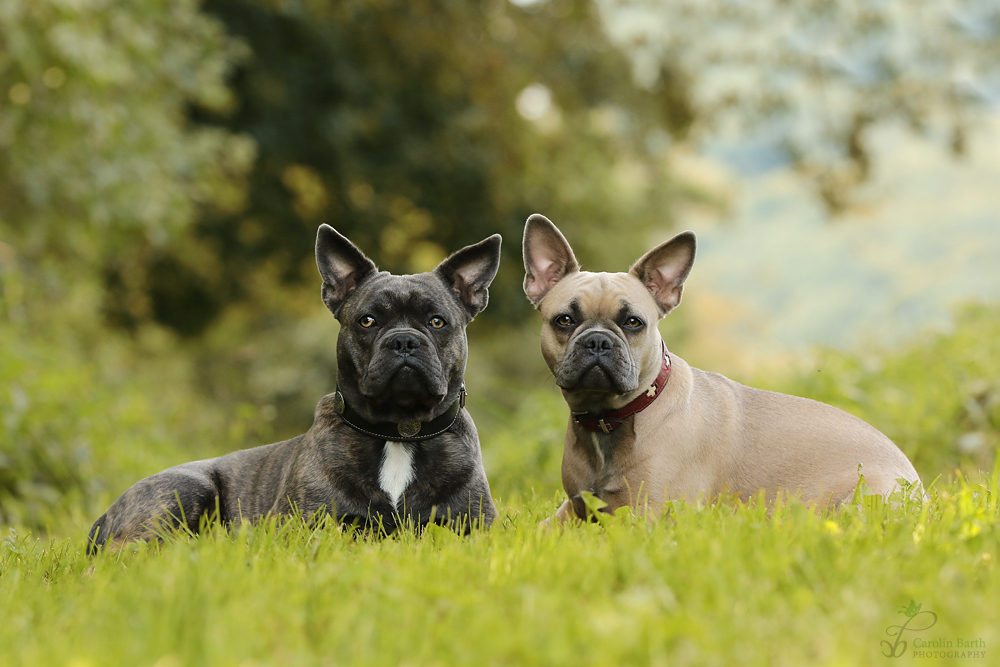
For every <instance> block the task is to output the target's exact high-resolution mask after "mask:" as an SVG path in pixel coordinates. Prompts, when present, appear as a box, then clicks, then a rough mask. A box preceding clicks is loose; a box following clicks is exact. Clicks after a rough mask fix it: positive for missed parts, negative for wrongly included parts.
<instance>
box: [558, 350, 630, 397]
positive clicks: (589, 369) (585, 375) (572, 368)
mask: <svg viewBox="0 0 1000 667" xmlns="http://www.w3.org/2000/svg"><path fill="white" fill-rule="evenodd" d="M629 371H630V367H629V366H628V365H627V364H622V363H621V361H614V360H610V359H607V358H604V357H598V358H596V359H594V360H593V361H591V362H589V363H586V364H572V363H569V362H568V360H567V362H564V363H563V365H562V366H561V367H560V369H559V372H557V373H556V385H558V386H559V388H560V389H563V390H565V391H571V392H579V391H586V392H600V393H605V394H616V395H617V394H625V393H628V392H630V391H632V390H634V389H635V388H636V382H637V381H636V379H635V377H633V376H634V373H630V372H629Z"/></svg>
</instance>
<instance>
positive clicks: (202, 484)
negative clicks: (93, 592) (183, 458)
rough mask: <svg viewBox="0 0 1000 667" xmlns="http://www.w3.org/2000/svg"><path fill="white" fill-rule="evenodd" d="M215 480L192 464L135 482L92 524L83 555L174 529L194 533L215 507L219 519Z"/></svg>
mask: <svg viewBox="0 0 1000 667" xmlns="http://www.w3.org/2000/svg"><path fill="white" fill-rule="evenodd" d="M221 503H222V499H221V498H220V494H219V488H218V484H217V480H216V479H214V476H213V475H212V474H211V470H208V469H205V470H203V469H200V467H195V466H193V465H192V464H185V465H183V466H178V467H176V468H170V469H169V470H164V471H163V472H161V473H157V474H156V475H153V476H152V477H147V478H146V479H143V480H140V481H138V482H136V483H135V484H134V485H133V486H132V487H131V488H129V489H128V490H127V491H125V493H123V494H122V495H121V496H120V497H119V498H118V500H116V501H115V502H114V503H113V504H112V505H111V507H110V508H108V511H107V512H105V513H104V515H103V516H101V518H99V519H98V520H97V521H95V522H94V525H93V527H92V528H91V529H90V534H89V536H88V537H87V553H88V554H94V553H96V552H97V551H98V550H100V549H102V548H103V547H104V545H105V544H106V543H108V542H112V543H113V544H114V545H117V546H120V545H121V544H122V543H124V542H127V541H130V540H140V539H145V540H149V539H161V538H162V535H163V534H164V533H166V532H169V531H171V530H175V529H177V528H183V529H186V530H188V531H190V532H191V533H197V532H198V529H199V526H200V522H201V520H202V517H203V516H206V515H207V516H211V515H212V514H213V513H214V512H215V510H216V507H218V508H219V513H220V514H221V515H222V516H223V518H224V516H225V514H224V508H223V507H222V506H221Z"/></svg>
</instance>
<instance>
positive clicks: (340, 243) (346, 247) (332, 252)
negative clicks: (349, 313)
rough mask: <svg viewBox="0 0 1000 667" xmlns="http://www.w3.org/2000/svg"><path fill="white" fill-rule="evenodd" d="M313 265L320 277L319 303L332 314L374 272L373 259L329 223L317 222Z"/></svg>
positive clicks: (335, 313)
mask: <svg viewBox="0 0 1000 667" xmlns="http://www.w3.org/2000/svg"><path fill="white" fill-rule="evenodd" d="M316 266H317V267H318V268H319V275H320V276H322V278H323V303H325V304H326V307H327V308H329V309H330V312H331V313H333V314H334V316H335V317H336V315H337V312H338V311H339V310H340V306H341V305H343V303H344V300H345V299H347V297H349V296H350V295H351V292H353V291H354V290H355V289H356V288H357V286H358V285H360V284H361V281H363V280H364V279H365V278H367V277H368V276H370V275H371V274H373V273H376V272H377V271H378V269H377V268H375V263H374V262H372V261H371V260H370V259H368V258H367V257H365V254H364V253H363V252H361V251H360V250H358V247H357V246H356V245H354V244H353V243H351V242H350V241H348V240H347V238H346V237H344V236H343V235H342V234H340V233H339V232H337V230H335V229H334V228H333V227H331V226H330V225H320V226H319V231H318V232H316Z"/></svg>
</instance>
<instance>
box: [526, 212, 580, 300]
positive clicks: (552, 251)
mask: <svg viewBox="0 0 1000 667" xmlns="http://www.w3.org/2000/svg"><path fill="white" fill-rule="evenodd" d="M522 250H523V252H524V293H525V294H526V295H527V297H528V300H530V301H531V303H533V304H534V305H535V307H536V308H537V307H538V304H539V303H541V301H542V299H543V298H544V297H545V295H546V294H548V292H549V290H550V289H552V287H553V286H554V285H555V284H556V283H557V282H559V281H560V280H562V279H563V278H564V277H565V276H566V275H567V274H569V273H573V272H575V271H579V270H580V264H579V262H577V261H576V256H575V255H574V254H573V249H572V248H570V247H569V243H567V242H566V237H564V236H563V235H562V232H560V231H559V230H558V229H557V228H556V226H555V225H553V224H552V223H551V222H550V221H549V219H548V218H546V217H545V216H544V215H539V214H538V213H535V214H534V215H532V216H531V217H530V218H528V222H526V223H525V225H524V242H523V244H522Z"/></svg>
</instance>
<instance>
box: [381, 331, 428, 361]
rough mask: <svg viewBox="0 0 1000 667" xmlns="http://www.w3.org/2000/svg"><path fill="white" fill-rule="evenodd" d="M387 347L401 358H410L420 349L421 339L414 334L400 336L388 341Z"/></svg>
mask: <svg viewBox="0 0 1000 667" xmlns="http://www.w3.org/2000/svg"><path fill="white" fill-rule="evenodd" d="M386 347H387V348H389V349H390V350H392V351H393V352H395V353H396V354H398V355H399V356H401V357H408V356H410V355H411V354H413V353H414V352H416V351H417V348H419V347H420V339H419V338H417V337H416V336H414V335H413V334H407V333H404V334H399V335H398V336H393V337H392V338H391V339H390V340H388V341H387V342H386Z"/></svg>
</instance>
